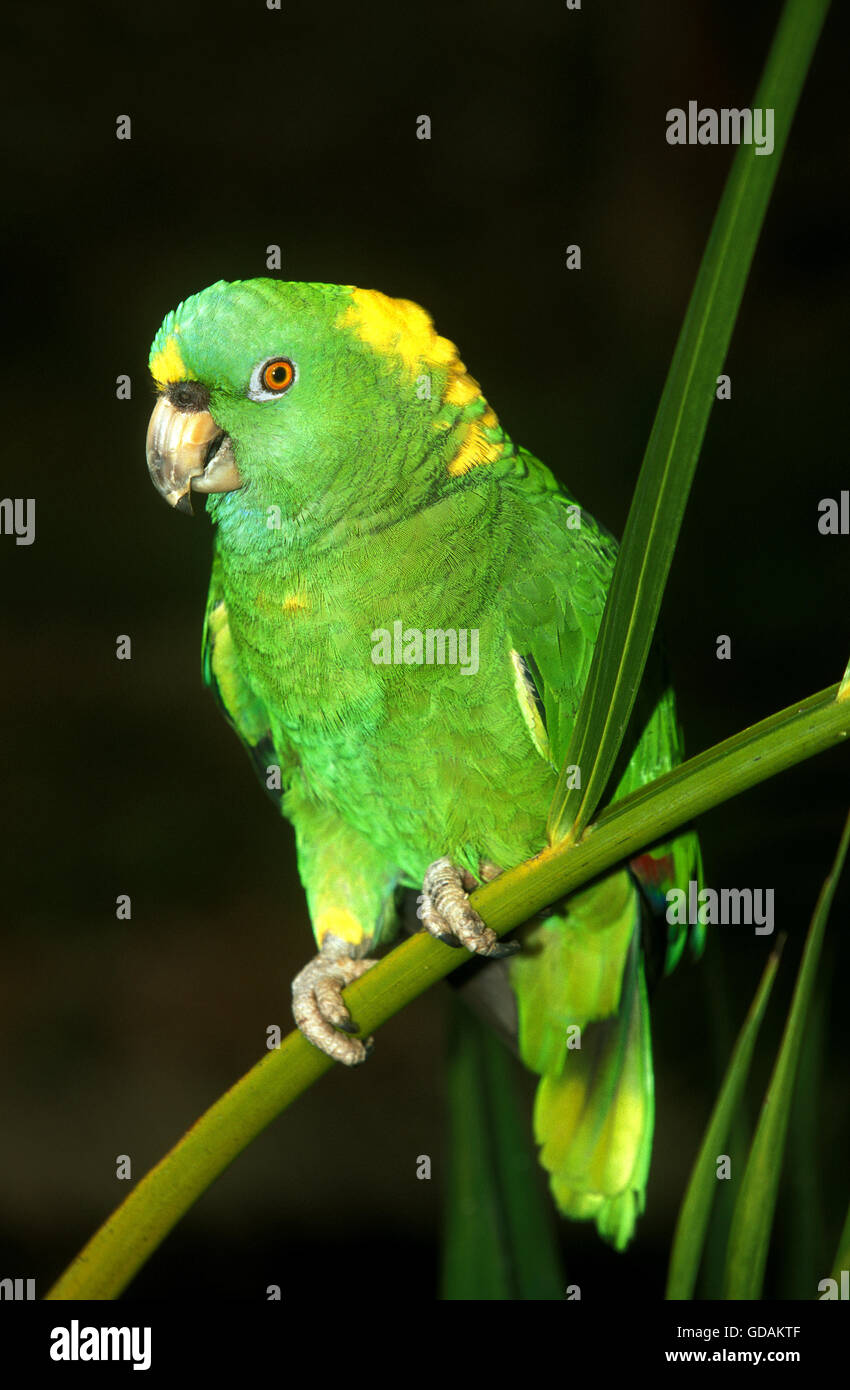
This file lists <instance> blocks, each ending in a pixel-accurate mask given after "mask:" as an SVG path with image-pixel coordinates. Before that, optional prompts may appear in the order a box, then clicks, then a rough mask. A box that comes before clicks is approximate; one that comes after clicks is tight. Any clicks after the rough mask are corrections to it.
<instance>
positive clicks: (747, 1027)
mask: <svg viewBox="0 0 850 1390" xmlns="http://www.w3.org/2000/svg"><path fill="white" fill-rule="evenodd" d="M781 950H782V942H781V941H780V942H779V944H778V946H777V949H776V950H774V951H772V952H771V954H770V955H769V956H768V959H767V964H766V965H765V967H764V973H763V974H762V977H761V982H760V984H759V987H758V989H757V991H756V995H755V998H754V999H753V1002H752V1004H751V1005H750V1009H749V1012H748V1014H747V1017H746V1018H745V1019H744V1024H743V1027H742V1028H741V1031H740V1033H739V1034H738V1040H737V1042H736V1044H735V1050H734V1052H733V1053H732V1057H731V1060H730V1062H729V1066H728V1067H727V1069H726V1075H725V1077H724V1079H723V1085H722V1086H721V1088H720V1093H719V1095H718V1097H717V1100H716V1101H715V1104H714V1109H713V1110H712V1112H711V1118H710V1120H709V1122H708V1126H707V1128H706V1131H705V1137H704V1139H703V1141H702V1144H701V1146H700V1150H699V1153H698V1154H697V1158H696V1162H695V1163H694V1166H693V1170H692V1172H691V1176H690V1180H689V1182H688V1187H687V1191H686V1193H685V1197H684V1201H683V1202H682V1205H681V1207H680V1209H679V1219H678V1221H677V1222H676V1231H675V1234H674V1236H673V1247H672V1250H671V1253H670V1270H669V1273H668V1276H667V1292H666V1294H665V1297H666V1298H668V1299H689V1298H693V1295H694V1287H695V1285H696V1281H697V1274H698V1273H699V1266H700V1261H701V1259H702V1252H703V1246H704V1244H705V1235H706V1231H707V1229H708V1219H709V1216H710V1214H711V1207H712V1203H713V1202H714V1198H715V1194H716V1192H717V1156H718V1154H721V1153H723V1152H725V1149H726V1142H727V1139H728V1136H729V1132H730V1129H731V1126H732V1121H733V1118H734V1115H735V1111H736V1110H737V1108H738V1104H739V1102H740V1099H741V1096H742V1095H743V1092H744V1087H745V1085H746V1082H747V1077H748V1075H749V1071H750V1062H751V1060H752V1056H753V1048H754V1046H755V1041H756V1038H757V1037H758V1032H759V1029H760V1027H761V1021H762V1019H763V1018H764V1011H765V1008H766V1007H767V1001H768V999H769V998H770V992H771V990H772V989H773V981H774V979H775V978H776V970H777V967H778V965H779V957H780V953H781Z"/></svg>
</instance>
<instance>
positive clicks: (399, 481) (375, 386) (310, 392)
mask: <svg viewBox="0 0 850 1390" xmlns="http://www.w3.org/2000/svg"><path fill="white" fill-rule="evenodd" d="M150 370H151V374H152V376H153V378H154V381H155V382H156V385H157V388H158V390H159V391H160V392H162V393H165V394H167V395H169V396H170V399H171V400H172V401H173V402H174V404H175V406H177V407H178V408H179V406H180V402H181V400H185V401H187V402H189V403H190V405H191V408H192V409H194V410H195V411H197V410H199V409H201V408H202V407H201V404H200V403H199V402H200V399H201V398H200V397H196V398H195V399H194V400H193V398H192V396H191V391H190V392H188V393H184V396H183V397H181V394H180V391H179V388H180V385H181V384H185V383H198V387H197V390H198V391H201V390H203V392H204V395H203V402H204V404H205V405H206V408H207V409H208V411H209V414H210V415H211V416H212V419H213V421H214V422H215V425H216V426H217V427H218V428H219V430H222V431H225V432H226V434H227V435H228V436H229V438H230V441H231V444H232V450H233V455H234V457H235V460H236V464H237V466H238V470H239V476H240V478H241V480H242V483H243V485H244V486H243V488H242V489H241V490H240V491H241V497H240V500H239V501H238V502H237V501H235V500H234V499H235V494H233V493H228V494H226V495H224V494H223V493H222V492H219V493H218V494H217V495H216V496H215V497H213V498H212V499H211V502H210V510H211V512H212V514H213V516H214V517H215V518H216V519H218V520H221V519H223V514H224V513H225V512H226V511H227V510H228V509H232V508H234V507H237V506H238V507H242V508H243V509H244V507H245V506H250V507H252V508H256V507H258V506H267V505H271V504H272V503H274V504H276V505H278V506H280V507H281V509H282V511H283V513H284V514H285V515H286V516H288V517H289V518H292V519H295V518H299V517H301V518H307V517H309V518H313V519H315V520H319V519H321V520H322V521H324V522H326V523H333V522H334V521H336V520H338V519H339V518H340V517H341V516H342V515H347V516H351V515H356V514H358V513H369V514H372V515H374V514H375V512H377V511H379V510H381V508H383V507H386V506H389V505H392V504H393V503H394V502H399V501H402V500H404V501H405V503H406V505H407V506H408V507H409V506H410V505H411V504H413V505H415V504H416V502H417V501H418V500H421V499H422V498H424V497H425V496H433V495H434V494H435V493H439V492H441V491H442V490H443V488H448V487H450V486H451V485H452V482H453V480H457V479H460V478H463V477H464V475H466V474H467V473H468V472H469V471H470V470H471V469H473V468H475V467H477V466H479V465H482V464H492V463H494V462H495V461H496V460H497V459H499V458H500V457H501V456H502V455H503V454H505V453H507V452H508V451H509V450H510V445H509V442H508V441H507V440H506V437H505V435H504V434H503V432H502V431H501V429H500V428H499V425H498V421H497V419H496V416H495V414H494V413H493V411H492V410H491V409H490V407H489V406H488V404H487V402H486V401H485V399H484V397H483V396H482V394H481V390H480V388H479V386H478V384H477V382H476V381H474V380H473V378H472V377H471V376H469V374H468V373H467V371H466V367H465V366H464V364H463V362H462V361H461V360H460V358H459V356H458V352H457V349H456V348H455V346H454V344H453V343H451V342H449V341H448V339H446V338H442V337H440V336H439V335H438V334H437V333H436V331H435V329H434V326H433V324H432V322H431V319H430V317H429V316H428V314H427V313H426V312H425V311H424V309H421V308H419V306H418V305H416V304H413V303H411V302H410V301H409V300H404V299H391V298H389V297H388V296H387V295H384V294H381V293H379V292H378V291H376V290H360V289H355V288H354V287H353V286H350V285H346V286H343V285H316V284H301V283H295V282H285V281H279V280H270V279H258V280H244V281H234V282H232V283H228V282H225V281H219V282H218V284H215V285H211V286H210V287H209V288H208V289H206V290H202V291H201V293H200V294H196V295H193V296H192V297H191V298H190V299H187V300H186V301H185V302H184V303H183V304H181V305H179V307H178V308H177V309H175V310H174V311H173V312H171V313H170V314H168V316H167V317H166V319H165V321H164V323H163V325H162V327H161V328H160V330H159V332H158V333H157V335H156V338H155V340H154V343H153V347H152V349H151V356H150ZM388 442H389V443H388ZM388 447H389V449H390V451H391V452H389V453H388ZM200 490H205V489H203V488H202V489H200Z"/></svg>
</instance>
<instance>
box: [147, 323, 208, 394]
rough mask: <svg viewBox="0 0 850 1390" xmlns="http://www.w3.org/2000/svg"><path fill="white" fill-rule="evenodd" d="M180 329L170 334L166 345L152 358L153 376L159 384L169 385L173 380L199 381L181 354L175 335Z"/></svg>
mask: <svg viewBox="0 0 850 1390" xmlns="http://www.w3.org/2000/svg"><path fill="white" fill-rule="evenodd" d="M179 331H180V330H179V329H175V331H174V333H171V334H169V336H168V338H167V340H166V343H165V347H164V348H160V350H159V352H158V353H157V354H156V355H155V357H153V358H152V360H151V376H152V377H153V379H154V381H155V382H156V384H157V386H167V385H168V384H169V383H170V382H172V381H197V377H196V376H195V373H194V372H190V371H189V369H188V367H187V366H186V364H185V362H184V361H183V358H182V357H181V355H180V349H179V347H178V346H177V339H176V336H175V334H176V333H178V332H179Z"/></svg>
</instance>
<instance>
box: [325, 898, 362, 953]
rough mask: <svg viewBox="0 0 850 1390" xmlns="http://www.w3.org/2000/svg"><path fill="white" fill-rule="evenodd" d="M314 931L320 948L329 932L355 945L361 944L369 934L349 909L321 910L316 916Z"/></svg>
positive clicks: (327, 908) (326, 908)
mask: <svg viewBox="0 0 850 1390" xmlns="http://www.w3.org/2000/svg"><path fill="white" fill-rule="evenodd" d="M313 931H314V934H315V937H316V940H317V941H318V943H319V945H320V946H321V944H322V940H323V939H324V937H326V936H327V934H328V933H329V932H330V933H331V935H333V936H338V937H339V938H340V940H341V941H350V942H352V944H354V945H357V944H358V943H359V942H361V941H362V940H363V938H364V936H366V934H367V933H366V932H365V930H364V928H363V927H362V926H361V924H360V923H359V922H358V920H357V918H356V917H355V915H354V913H353V912H351V911H349V909H348V908H347V907H325V908H321V909H320V910H319V912H318V913H317V914H316V920H315V922H314V923H313Z"/></svg>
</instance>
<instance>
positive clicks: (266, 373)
mask: <svg viewBox="0 0 850 1390" xmlns="http://www.w3.org/2000/svg"><path fill="white" fill-rule="evenodd" d="M273 372H276V373H279V374H280V384H279V385H270V384H269V383H270V382H271V380H272V376H271V374H272V373H273ZM297 380H298V368H297V367H296V365H295V363H294V362H293V361H292V358H291V357H284V356H283V354H282V353H281V354H280V355H279V356H275V357H264V358H263V360H262V362H258V363H257V365H256V367H255V368H254V370H253V371H252V372H251V380H250V381H249V382H248V399H249V400H251V401H276V400H279V399H280V397H281V396H285V395H286V393H287V391H289V390H290V389H291V388H292V387H293V386H294V385H295V383H296V381H297Z"/></svg>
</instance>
